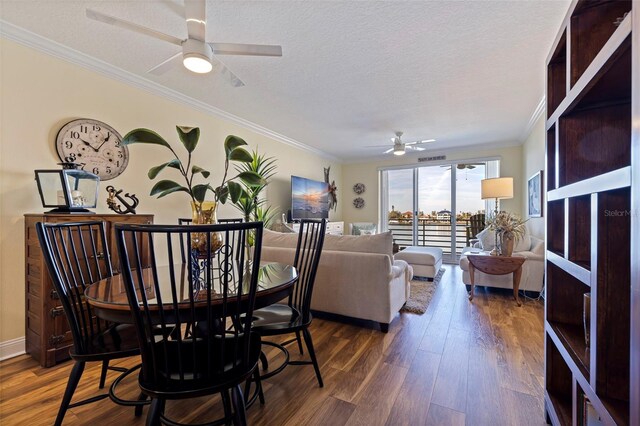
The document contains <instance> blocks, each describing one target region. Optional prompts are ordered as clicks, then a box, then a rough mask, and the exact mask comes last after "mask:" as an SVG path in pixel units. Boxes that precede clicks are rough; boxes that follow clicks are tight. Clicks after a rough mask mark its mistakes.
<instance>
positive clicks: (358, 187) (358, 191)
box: [353, 183, 366, 195]
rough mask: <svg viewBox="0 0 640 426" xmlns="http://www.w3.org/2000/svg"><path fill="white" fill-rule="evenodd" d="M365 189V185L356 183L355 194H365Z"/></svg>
mask: <svg viewBox="0 0 640 426" xmlns="http://www.w3.org/2000/svg"><path fill="white" fill-rule="evenodd" d="M365 189H366V187H365V186H364V183H356V184H355V185H353V192H355V193H356V194H358V195H360V194H362V193H364V190H365Z"/></svg>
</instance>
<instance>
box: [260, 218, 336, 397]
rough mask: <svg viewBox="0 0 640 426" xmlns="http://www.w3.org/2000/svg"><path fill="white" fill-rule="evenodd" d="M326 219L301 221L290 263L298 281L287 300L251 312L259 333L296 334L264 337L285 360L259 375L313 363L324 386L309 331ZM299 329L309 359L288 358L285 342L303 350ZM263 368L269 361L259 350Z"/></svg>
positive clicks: (276, 372) (264, 342) (265, 334)
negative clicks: (273, 338)
mask: <svg viewBox="0 0 640 426" xmlns="http://www.w3.org/2000/svg"><path fill="white" fill-rule="evenodd" d="M326 226H327V221H326V220H325V219H322V220H319V219H303V220H302V221H301V222H300V231H299V233H298V244H297V247H296V254H295V258H294V261H293V266H295V268H296V269H297V270H298V281H297V282H296V284H295V286H294V288H293V291H292V292H291V294H290V296H289V300H288V302H287V304H286V305H285V304H280V303H278V304H274V305H271V306H268V307H266V308H263V309H258V310H256V311H255V312H254V313H253V317H254V321H253V327H252V330H254V331H256V332H258V333H259V334H260V335H261V336H262V337H267V336H281V335H286V334H291V333H295V338H292V339H291V340H288V341H286V342H284V343H281V344H277V343H274V342H269V341H263V342H262V344H263V345H268V346H273V347H276V348H278V349H279V350H281V351H282V352H283V354H284V357H285V359H284V362H283V363H282V364H281V365H280V366H279V367H278V368H276V369H274V370H272V371H269V372H267V373H263V374H262V375H261V376H260V378H261V379H267V378H269V377H272V376H274V375H275V374H278V373H279V372H281V371H282V370H284V368H285V367H286V366H287V365H289V364H290V365H308V364H312V365H313V368H314V370H315V372H316V377H317V379H318V385H319V386H320V387H323V386H324V384H323V382H322V375H321V374H320V367H319V366H318V360H317V359H316V353H315V350H314V348H313V340H312V339H311V333H310V332H309V326H310V325H311V320H312V319H313V318H312V315H311V296H312V294H313V286H314V283H315V279H316V272H317V270H318V264H319V262H320V256H321V254H322V246H323V244H324V236H325V232H326ZM300 333H302V336H303V337H304V341H305V343H306V346H307V350H308V352H309V357H310V358H311V360H310V361H290V356H289V351H288V350H287V348H286V346H287V345H289V344H291V343H293V342H298V348H299V350H300V354H301V355H302V354H303V350H302V340H301V338H300ZM261 359H262V365H263V369H267V368H268V362H267V359H266V356H265V355H264V353H261Z"/></svg>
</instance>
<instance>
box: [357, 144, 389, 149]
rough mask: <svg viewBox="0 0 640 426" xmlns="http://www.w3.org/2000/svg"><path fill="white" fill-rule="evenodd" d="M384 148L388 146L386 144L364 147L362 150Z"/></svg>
mask: <svg viewBox="0 0 640 426" xmlns="http://www.w3.org/2000/svg"><path fill="white" fill-rule="evenodd" d="M386 146H389V144H386V145H365V146H364V147H363V148H384V147H386Z"/></svg>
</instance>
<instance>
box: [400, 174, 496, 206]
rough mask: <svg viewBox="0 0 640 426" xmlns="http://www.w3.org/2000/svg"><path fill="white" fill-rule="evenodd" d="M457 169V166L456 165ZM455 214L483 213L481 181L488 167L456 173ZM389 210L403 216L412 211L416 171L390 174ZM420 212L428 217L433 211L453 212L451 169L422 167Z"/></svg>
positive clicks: (419, 190)
mask: <svg viewBox="0 0 640 426" xmlns="http://www.w3.org/2000/svg"><path fill="white" fill-rule="evenodd" d="M454 167H455V165H454ZM456 171H457V174H456V187H457V188H456V189H457V196H456V204H457V206H456V210H457V213H458V214H461V213H471V214H474V213H477V212H478V211H479V210H484V201H483V200H482V199H480V181H481V180H482V179H484V178H485V166H484V165H475V167H474V168H473V169H468V168H465V169H462V170H459V169H457V170H456ZM388 173H389V174H388V188H389V206H388V209H387V210H388V211H391V207H392V206H394V207H395V210H397V211H400V212H408V211H409V212H410V211H411V210H412V204H413V202H412V199H413V170H412V169H404V170H389V171H388ZM418 210H419V211H422V212H424V213H425V214H430V213H431V212H433V211H436V212H439V211H442V210H451V169H450V168H449V166H445V167H440V166H432V167H421V168H420V169H419V171H418Z"/></svg>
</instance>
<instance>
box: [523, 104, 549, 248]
mask: <svg viewBox="0 0 640 426" xmlns="http://www.w3.org/2000/svg"><path fill="white" fill-rule="evenodd" d="M544 122H545V120H544V116H540V118H539V119H538V121H536V124H535V125H534V126H533V129H532V131H531V134H530V135H529V137H528V138H527V140H526V141H525V143H524V145H522V167H523V175H522V176H523V179H522V194H523V197H522V213H523V217H524V218H528V216H527V210H528V209H527V207H528V206H527V181H528V179H529V178H530V177H531V176H533V175H534V174H536V173H537V172H539V171H540V170H544V168H545V166H544V161H545V130H544ZM542 175H543V177H542V184H543V188H542V203H543V205H544V202H545V200H546V198H545V197H546V195H545V193H544V188H545V187H546V186H545V185H546V178H547V176H546V174H545V173H543V174H542ZM546 213H547V212H545V211H544V207H543V209H542V215H543V217H532V218H529V221H528V222H527V227H528V228H529V232H531V234H532V235H535V236H536V237H538V238H542V239H544V215H545V214H546Z"/></svg>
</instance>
